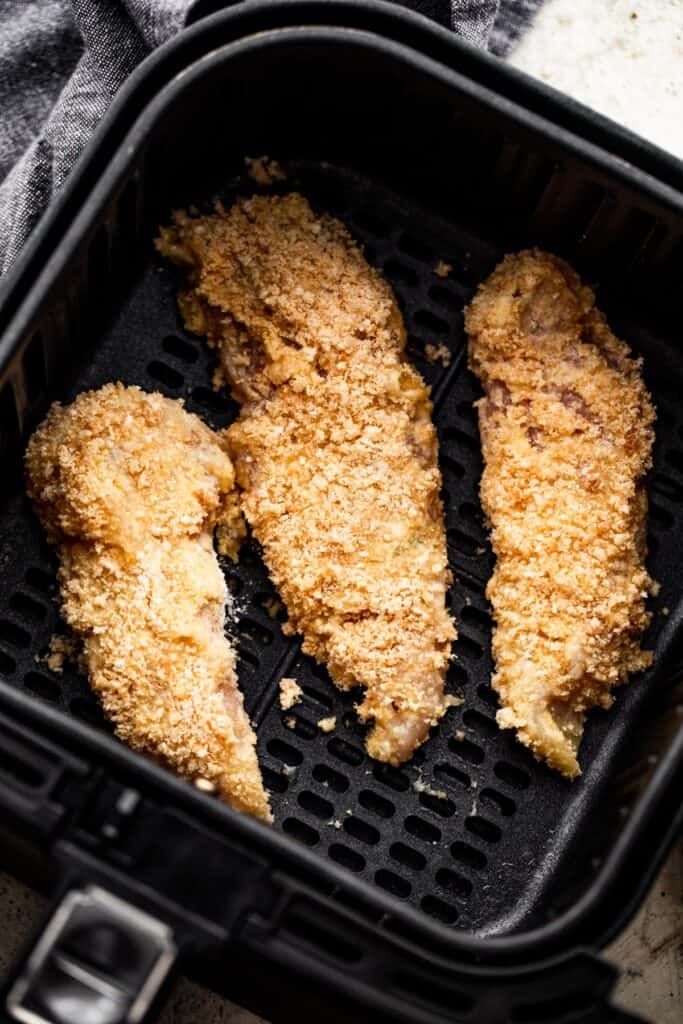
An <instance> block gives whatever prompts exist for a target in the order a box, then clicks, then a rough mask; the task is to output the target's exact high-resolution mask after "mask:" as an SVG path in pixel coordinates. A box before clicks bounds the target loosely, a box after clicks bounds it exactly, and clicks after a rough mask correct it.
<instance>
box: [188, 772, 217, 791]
mask: <svg viewBox="0 0 683 1024" xmlns="http://www.w3.org/2000/svg"><path fill="white" fill-rule="evenodd" d="M192 781H193V782H194V785H195V789H200V790H201V791H202V793H215V792H216V784H215V783H214V782H212V781H211V779H203V778H202V777H201V776H197V778H196V779H193V780H192Z"/></svg>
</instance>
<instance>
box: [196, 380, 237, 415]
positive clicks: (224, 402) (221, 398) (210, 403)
mask: <svg viewBox="0 0 683 1024" xmlns="http://www.w3.org/2000/svg"><path fill="white" fill-rule="evenodd" d="M192 399H193V401H195V402H196V403H197V405H201V406H203V407H204V408H205V409H207V410H208V411H209V412H213V413H216V414H217V415H221V416H227V415H229V414H230V413H231V412H232V411H233V409H234V405H233V403H232V401H231V400H230V399H229V398H226V397H225V395H219V394H217V393H216V392H215V391H212V390H211V389H210V388H202V387H198V388H194V390H193V391H192Z"/></svg>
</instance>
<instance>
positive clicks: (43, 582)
mask: <svg viewBox="0 0 683 1024" xmlns="http://www.w3.org/2000/svg"><path fill="white" fill-rule="evenodd" d="M24 579H25V580H26V582H27V583H28V585H29V587H33V589H34V590H38V591H40V593H41V594H46V595H47V596H50V595H51V594H52V593H53V592H54V589H55V581H54V579H53V578H52V576H50V574H49V573H47V572H43V570H42V569H38V568H37V566H34V565H32V566H31V567H30V569H27V570H26V572H25V573H24Z"/></svg>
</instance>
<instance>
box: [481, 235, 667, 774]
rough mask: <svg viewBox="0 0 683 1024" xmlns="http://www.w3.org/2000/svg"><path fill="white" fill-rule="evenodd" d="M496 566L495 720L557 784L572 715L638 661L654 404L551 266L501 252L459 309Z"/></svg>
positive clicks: (589, 302) (576, 718) (588, 300)
mask: <svg viewBox="0 0 683 1024" xmlns="http://www.w3.org/2000/svg"><path fill="white" fill-rule="evenodd" d="M465 322H466V328H467V332H468V335H469V360H470V366H471V368H472V370H473V371H474V372H475V373H476V374H477V376H478V377H479V379H480V380H481V382H482V384H483V387H484V391H485V393H486V397H485V398H483V399H481V400H480V401H479V402H478V408H479V427H480V433H481V440H482V445H483V451H484V458H485V464H486V465H485V469H484V474H483V477H482V482H481V499H482V505H483V508H484V512H485V514H486V516H487V519H488V521H489V524H490V527H491V539H492V543H493V549H494V552H495V555H496V559H497V561H496V568H495V571H494V573H493V576H492V578H491V581H490V582H489V585H488V590H487V594H488V597H489V599H490V601H491V604H492V606H493V613H494V618H495V623H496V628H495V633H494V639H493V654H494V658H495V663H496V669H495V674H494V676H493V686H494V687H495V689H496V690H497V691H498V693H499V695H500V697H501V701H502V704H503V707H502V709H501V710H500V711H499V712H498V716H497V717H498V723H499V725H501V726H502V727H503V728H512V729H516V730H517V736H518V738H519V739H520V740H521V741H522V743H525V744H526V745H527V746H529V747H530V748H531V749H532V750H533V752H534V754H535V755H536V756H537V757H538V758H543V759H545V760H546V761H547V762H548V764H550V765H551V766H552V767H553V768H556V769H558V770H559V771H561V772H562V773H563V774H565V775H567V776H568V777H570V778H573V777H574V776H576V775H578V774H579V773H580V768H579V763H578V760H577V751H578V747H579V743H580V740H581V735H582V732H583V725H584V718H585V712H586V710H587V709H588V708H591V707H593V706H595V705H600V706H601V707H604V708H607V707H609V706H610V704H611V703H612V700H613V697H612V694H611V690H612V687H614V686H617V685H618V684H621V683H625V682H626V681H627V679H628V676H629V674H630V673H632V672H637V671H639V670H641V669H645V668H647V667H648V666H649V665H650V664H651V662H652V654H651V653H650V652H649V651H642V650H641V649H640V641H641V635H642V633H643V630H644V629H645V628H646V626H647V625H648V623H649V621H650V614H649V613H648V612H647V611H646V607H645V602H646V598H647V595H648V592H649V590H650V588H651V586H652V581H651V580H650V577H649V576H648V573H647V572H646V570H645V567H644V560H645V555H646V548H645V533H646V518H647V496H646V493H645V489H644V486H643V476H644V473H645V471H646V470H647V469H648V468H649V466H650V464H651V448H652V443H653V438H654V434H653V423H654V419H655V413H654V409H653V407H652V403H651V401H650V396H649V395H648V392H647V391H646V389H645V386H644V384H643V382H642V380H641V361H640V360H638V359H634V358H633V357H632V356H631V353H630V351H629V349H628V347H627V346H626V344H625V343H624V342H622V341H619V340H618V339H617V338H616V337H615V336H614V335H613V334H612V332H611V331H610V329H609V327H608V326H607V323H606V321H605V318H604V316H603V314H602V313H601V312H600V311H599V310H598V309H596V308H595V297H594V295H593V292H592V291H591V289H590V288H587V287H586V286H585V285H582V284H581V282H580V280H579V278H578V276H577V274H576V273H575V272H574V271H573V270H572V269H571V267H569V266H568V265H567V264H566V263H564V262H563V261H562V260H560V259H558V258H557V257H555V256H551V255H548V254H547V253H543V252H539V251H537V250H534V251H530V252H521V253H518V254H516V255H511V256H507V257H506V258H505V259H504V260H503V262H502V263H501V264H500V265H499V266H498V268H497V269H496V270H495V271H494V272H493V274H492V275H491V277H490V278H489V279H488V280H487V281H486V282H485V283H484V284H483V285H482V286H481V288H480V289H479V292H478V294H477V295H476V297H475V298H474V299H473V301H472V303H471V304H470V306H469V309H468V310H467V312H466V318H465Z"/></svg>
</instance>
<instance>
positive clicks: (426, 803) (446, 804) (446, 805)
mask: <svg viewBox="0 0 683 1024" xmlns="http://www.w3.org/2000/svg"><path fill="white" fill-rule="evenodd" d="M420 803H421V804H422V806H423V807H426V808H427V810H428V811H431V812H432V813H433V814H438V815H439V817H441V818H452V817H453V815H454V814H455V804H454V803H453V802H452V801H451V800H448V799H444V798H443V797H440V796H436V795H435V794H433V793H420Z"/></svg>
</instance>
